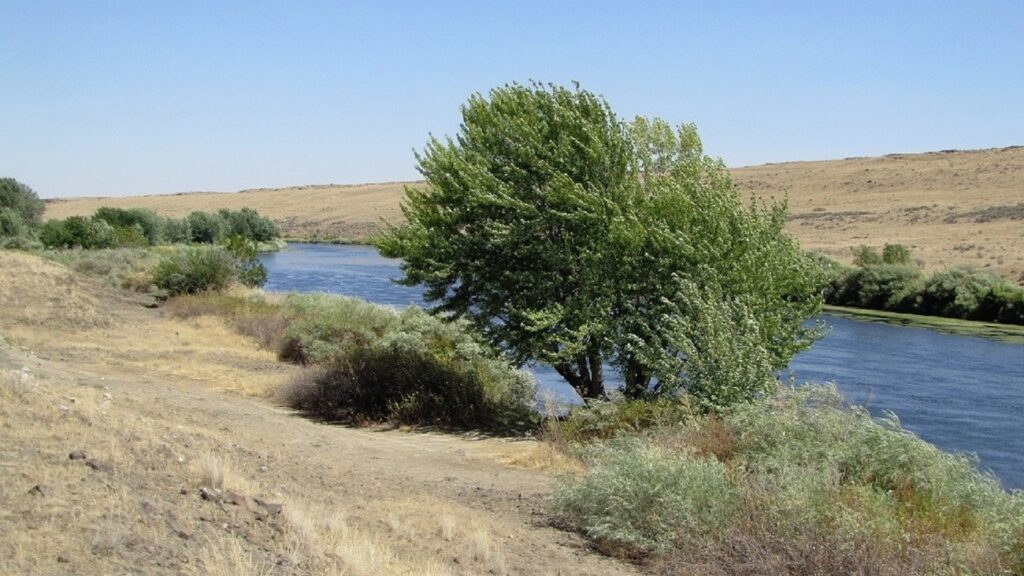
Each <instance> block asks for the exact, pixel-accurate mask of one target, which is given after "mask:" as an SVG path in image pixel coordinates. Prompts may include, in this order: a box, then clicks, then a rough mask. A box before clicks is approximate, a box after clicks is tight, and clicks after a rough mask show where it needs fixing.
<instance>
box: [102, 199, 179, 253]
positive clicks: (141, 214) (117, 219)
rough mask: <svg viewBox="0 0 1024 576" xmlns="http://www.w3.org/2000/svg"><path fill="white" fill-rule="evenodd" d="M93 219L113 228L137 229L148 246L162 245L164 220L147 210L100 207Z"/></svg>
mask: <svg viewBox="0 0 1024 576" xmlns="http://www.w3.org/2000/svg"><path fill="white" fill-rule="evenodd" d="M93 219H95V220H102V221H104V222H106V223H107V224H110V225H111V226H113V227H114V228H133V227H136V226H137V227H138V229H139V230H140V231H141V232H142V235H143V236H145V238H146V242H147V243H148V244H149V245H150V246H156V245H158V244H161V243H163V239H164V219H163V218H161V217H160V216H159V215H158V214H157V213H156V212H154V211H153V210H150V209H149V208H131V209H128V210H125V209H122V208H110V207H101V208H98V209H97V210H96V213H95V214H93Z"/></svg>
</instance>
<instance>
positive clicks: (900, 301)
mask: <svg viewBox="0 0 1024 576" xmlns="http://www.w3.org/2000/svg"><path fill="white" fill-rule="evenodd" d="M818 258H819V263H820V265H821V267H822V269H823V270H825V271H826V274H827V275H828V277H829V281H828V285H827V287H826V289H825V301H826V302H827V303H829V304H833V305H836V306H852V307H856V308H870V309H876V310H889V311H893V312H906V313H911V314H924V315H929V316H943V317H947V318H963V319H967V320H985V321H994V322H1003V323H1007V324H1024V289H1021V288H1020V287H1019V286H1016V285H1014V284H1013V282H1011V281H1009V280H1007V279H1005V278H1002V277H1000V276H998V275H996V274H992V273H991V272H985V271H981V270H972V269H970V268H950V269H947V270H941V271H938V272H935V273H934V274H931V275H926V274H925V273H924V272H923V271H922V270H921V269H920V268H919V267H918V266H917V264H916V263H914V261H913V259H912V258H911V253H910V249H909V248H907V247H906V246H903V245H902V244H886V245H885V246H884V248H883V249H882V253H881V254H879V253H878V251H877V250H875V249H874V248H870V247H868V246H861V247H859V248H857V249H855V250H854V258H853V263H854V267H852V268H850V267H847V266H843V265H841V264H839V263H838V262H835V261H832V260H829V259H827V258H824V257H822V256H820V255H819V256H818Z"/></svg>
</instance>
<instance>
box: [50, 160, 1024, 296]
mask: <svg viewBox="0 0 1024 576" xmlns="http://www.w3.org/2000/svg"><path fill="white" fill-rule="evenodd" d="M732 173H733V178H734V181H735V183H736V185H737V187H738V188H739V189H740V190H741V191H742V192H743V193H744V194H748V193H750V194H756V195H758V196H761V197H776V198H781V197H783V196H784V195H787V194H788V198H789V206H790V223H789V230H790V232H791V233H792V234H793V235H794V236H796V237H797V238H798V239H799V240H800V242H801V243H802V244H803V245H804V247H806V248H808V249H813V250H821V251H822V252H825V253H827V254H829V255H831V256H833V257H835V258H838V259H840V260H844V261H849V260H850V252H851V249H852V248H854V247H856V246H859V245H861V244H867V245H870V246H881V245H883V244H885V243H887V242H890V243H901V244H906V245H907V246H910V247H911V249H912V250H913V253H914V256H915V257H916V258H918V259H920V260H921V261H922V263H923V264H924V266H925V267H926V268H928V269H935V268H941V267H945V266H950V265H971V266H974V267H977V268H982V269H988V270H992V271H995V272H998V273H1000V274H1002V275H1004V276H1007V277H1009V278H1012V279H1014V280H1019V281H1022V282H1024V147H1020V146H1017V147H1012V148H1000V149H989V150H972V151H943V152H930V153H924V154H891V155H888V156H882V157H874V158H847V159H843V160H826V161H817V162H786V163H781V164H765V165H762V166H749V167H743V168H735V169H733V170H732ZM404 184H405V183H401V182H394V183H386V184H364V185H355V186H337V185H323V186H298V187H293V188H278V189H257V190H245V191H242V192H236V193H210V192H196V193H185V194H171V195H159V196H134V197H127V198H74V199H66V200H53V201H50V202H48V204H47V211H46V217H47V218H64V217H67V216H71V215H75V214H91V213H92V212H93V211H94V210H95V209H96V208H98V207H100V206H118V207H137V206H144V207H149V208H153V209H155V210H157V211H158V212H160V213H163V214H166V215H171V216H181V215H184V214H187V213H188V212H190V211H192V210H215V209H219V208H241V207H243V206H248V207H251V208H255V209H256V210H258V211H259V212H260V213H262V214H266V215H268V216H270V217H271V218H273V219H274V220H276V221H277V222H278V223H279V224H280V225H281V227H282V229H283V231H284V232H285V234H286V235H288V236H291V237H296V238H335V237H344V238H348V239H354V240H359V239H363V238H366V237H367V235H369V234H370V233H372V232H373V231H374V230H375V229H376V228H377V227H378V226H379V225H380V222H381V221H392V222H394V221H399V220H400V219H401V217H402V215H401V211H400V210H399V202H400V200H401V197H402V193H403V187H404Z"/></svg>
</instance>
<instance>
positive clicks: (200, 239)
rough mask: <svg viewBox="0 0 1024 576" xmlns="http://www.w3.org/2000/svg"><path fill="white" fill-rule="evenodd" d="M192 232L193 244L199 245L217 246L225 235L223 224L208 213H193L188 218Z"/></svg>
mask: <svg viewBox="0 0 1024 576" xmlns="http://www.w3.org/2000/svg"><path fill="white" fill-rule="evenodd" d="M186 220H187V221H188V225H189V229H190V230H191V232H192V242H195V243H197V244H216V243H217V242H219V241H220V239H221V237H222V236H223V235H224V229H223V222H222V221H221V219H220V218H218V217H217V216H216V215H214V214H210V213H208V212H200V211H196V212H192V213H191V214H189V215H188V217H186Z"/></svg>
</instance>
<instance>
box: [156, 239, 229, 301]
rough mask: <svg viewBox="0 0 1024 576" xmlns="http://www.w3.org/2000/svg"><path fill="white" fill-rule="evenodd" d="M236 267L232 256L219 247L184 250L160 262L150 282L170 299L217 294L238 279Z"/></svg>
mask: <svg viewBox="0 0 1024 576" xmlns="http://www.w3.org/2000/svg"><path fill="white" fill-rule="evenodd" d="M235 265H236V262H235V259H234V257H232V256H231V254H229V253H228V252H227V251H226V250H223V249H221V248H215V247H190V248H184V249H182V250H180V251H178V252H175V253H173V254H171V255H169V256H167V257H165V258H164V259H163V260H161V261H160V263H159V264H158V265H157V267H156V270H155V272H154V274H153V281H154V283H155V284H156V286H157V287H159V288H162V289H163V290H166V291H167V293H168V294H169V295H171V296H176V295H179V294H198V293H200V292H209V291H219V290H224V289H225V288H227V287H228V286H229V285H231V283H232V282H233V281H234V280H235V278H236V277H237V271H236V268H235Z"/></svg>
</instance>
